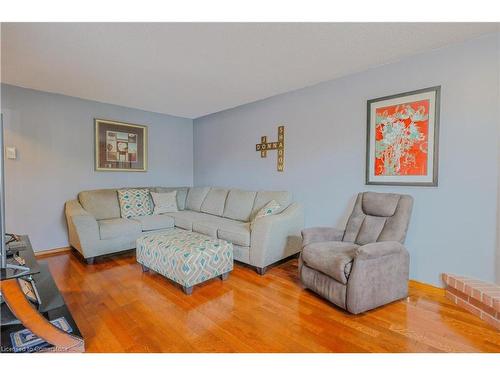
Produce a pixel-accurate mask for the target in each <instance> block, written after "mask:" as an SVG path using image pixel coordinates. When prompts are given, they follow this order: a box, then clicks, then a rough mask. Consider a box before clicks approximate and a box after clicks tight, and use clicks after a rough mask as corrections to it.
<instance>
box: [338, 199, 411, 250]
mask: <svg viewBox="0 0 500 375" xmlns="http://www.w3.org/2000/svg"><path fill="white" fill-rule="evenodd" d="M412 207H413V198H412V197H411V196H409V195H400V194H390V193H375V192H365V193H359V194H358V197H357V199H356V203H355V204H354V208H353V210H352V213H351V216H350V217H349V220H348V221H347V226H346V231H345V234H344V239H343V241H346V242H354V243H356V244H358V245H366V244H368V243H372V242H380V241H398V242H401V243H403V242H404V240H405V238H406V232H407V230H408V224H409V222H410V216H411V211H412Z"/></svg>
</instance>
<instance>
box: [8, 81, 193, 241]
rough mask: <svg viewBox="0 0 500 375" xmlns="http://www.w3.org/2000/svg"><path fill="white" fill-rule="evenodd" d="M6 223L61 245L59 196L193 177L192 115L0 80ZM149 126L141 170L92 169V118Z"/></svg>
mask: <svg viewBox="0 0 500 375" xmlns="http://www.w3.org/2000/svg"><path fill="white" fill-rule="evenodd" d="M1 97H2V103H1V104H2V113H4V126H5V145H6V146H15V147H17V150H18V159H17V160H6V161H5V177H6V210H7V220H6V222H7V229H8V230H9V231H12V232H15V233H28V234H29V235H30V237H31V241H32V242H33V246H34V248H35V249H37V250H43V249H51V248H57V247H63V246H67V245H68V239H67V231H66V223H65V219H64V213H63V210H64V202H65V201H66V200H68V199H72V198H74V197H76V195H77V193H78V192H79V191H81V190H84V189H97V188H107V187H120V186H148V185H166V186H179V185H192V183H193V121H192V120H190V119H184V118H179V117H173V116H168V115H163V114H158V113H151V112H145V111H140V110H136V109H132V108H125V107H119V106H115V105H109V104H103V103H98V102H93V101H88V100H82V99H77V98H73V97H68V96H64V95H56V94H50V93H45V92H40V91H34V90H28V89H24V88H20V87H15V86H9V85H2V96H1ZM95 117H97V118H105V119H113V120H118V121H124V122H131V123H137V124H143V125H147V126H148V130H149V163H148V164H149V166H148V171H147V172H95V171H94V121H93V120H94V118H95Z"/></svg>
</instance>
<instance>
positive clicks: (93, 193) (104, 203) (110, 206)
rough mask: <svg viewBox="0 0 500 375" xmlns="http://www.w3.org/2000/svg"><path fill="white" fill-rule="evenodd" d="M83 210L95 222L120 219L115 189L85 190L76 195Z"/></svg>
mask: <svg viewBox="0 0 500 375" xmlns="http://www.w3.org/2000/svg"><path fill="white" fill-rule="evenodd" d="M78 200H79V201H80V204H81V205H82V207H83V209H84V210H85V211H87V212H89V213H90V214H91V215H93V216H94V217H95V218H96V219H97V220H104V219H115V218H118V217H120V204H119V203H118V194H117V192H116V189H100V190H87V191H82V192H80V194H78Z"/></svg>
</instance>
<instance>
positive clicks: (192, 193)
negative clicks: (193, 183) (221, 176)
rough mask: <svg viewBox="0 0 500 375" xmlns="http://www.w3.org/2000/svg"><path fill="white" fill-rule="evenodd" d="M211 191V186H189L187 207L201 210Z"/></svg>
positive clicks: (192, 209)
mask: <svg viewBox="0 0 500 375" xmlns="http://www.w3.org/2000/svg"><path fill="white" fill-rule="evenodd" d="M209 191H210V188H209V187H192V188H189V191H188V194H187V198H186V209H188V210H191V211H198V212H199V211H200V209H201V205H202V204H203V201H204V200H205V197H206V196H207V194H208V192H209Z"/></svg>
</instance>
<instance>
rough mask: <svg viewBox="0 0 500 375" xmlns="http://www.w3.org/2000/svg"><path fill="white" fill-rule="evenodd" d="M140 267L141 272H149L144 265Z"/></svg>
mask: <svg viewBox="0 0 500 375" xmlns="http://www.w3.org/2000/svg"><path fill="white" fill-rule="evenodd" d="M141 267H142V272H148V271H149V268H148V267H146V266H145V265H144V264H141Z"/></svg>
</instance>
